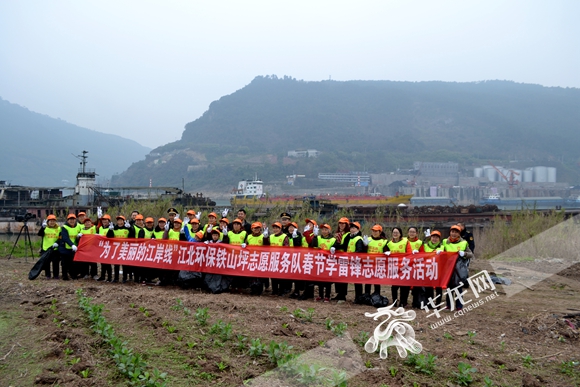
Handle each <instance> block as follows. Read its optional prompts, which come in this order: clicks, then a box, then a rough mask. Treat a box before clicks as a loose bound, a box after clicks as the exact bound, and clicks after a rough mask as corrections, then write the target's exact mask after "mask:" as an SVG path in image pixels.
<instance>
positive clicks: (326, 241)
mask: <svg viewBox="0 0 580 387" xmlns="http://www.w3.org/2000/svg"><path fill="white" fill-rule="evenodd" d="M316 238H318V248H320V249H322V250H326V251H329V250H330V248H331V247H332V246H334V244H335V243H336V238H335V237H330V238H324V237H323V236H322V235H318V236H317V237H316Z"/></svg>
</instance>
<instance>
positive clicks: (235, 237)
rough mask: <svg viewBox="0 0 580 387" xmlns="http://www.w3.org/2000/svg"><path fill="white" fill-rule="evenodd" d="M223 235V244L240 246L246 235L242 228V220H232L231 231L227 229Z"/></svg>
mask: <svg viewBox="0 0 580 387" xmlns="http://www.w3.org/2000/svg"><path fill="white" fill-rule="evenodd" d="M222 233H223V239H222V242H223V243H228V244H230V245H236V246H240V245H241V244H242V243H244V242H245V241H246V237H247V233H246V231H245V230H244V229H243V228H242V220H241V219H234V221H233V222H232V230H231V231H228V230H227V229H226V230H225V231H224V230H222Z"/></svg>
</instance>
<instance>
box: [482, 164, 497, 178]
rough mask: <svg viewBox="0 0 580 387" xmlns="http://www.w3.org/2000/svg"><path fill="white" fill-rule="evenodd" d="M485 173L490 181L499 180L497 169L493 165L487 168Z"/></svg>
mask: <svg viewBox="0 0 580 387" xmlns="http://www.w3.org/2000/svg"><path fill="white" fill-rule="evenodd" d="M483 173H484V174H485V177H487V179H488V180H489V181H497V171H496V170H495V169H493V167H489V168H485V169H484V171H483Z"/></svg>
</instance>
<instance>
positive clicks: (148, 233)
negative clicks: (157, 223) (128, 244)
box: [143, 227, 155, 239]
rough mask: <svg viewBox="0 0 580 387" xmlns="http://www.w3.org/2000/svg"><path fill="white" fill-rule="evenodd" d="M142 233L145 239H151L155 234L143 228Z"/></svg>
mask: <svg viewBox="0 0 580 387" xmlns="http://www.w3.org/2000/svg"><path fill="white" fill-rule="evenodd" d="M143 231H145V239H151V238H153V234H154V233H155V231H153V229H152V230H147V227H143Z"/></svg>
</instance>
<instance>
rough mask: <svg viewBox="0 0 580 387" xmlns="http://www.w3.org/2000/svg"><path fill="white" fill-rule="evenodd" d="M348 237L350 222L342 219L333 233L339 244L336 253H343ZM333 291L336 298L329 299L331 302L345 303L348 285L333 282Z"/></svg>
mask: <svg viewBox="0 0 580 387" xmlns="http://www.w3.org/2000/svg"><path fill="white" fill-rule="evenodd" d="M348 235H350V220H348V218H345V217H342V218H340V219H339V220H338V226H337V229H336V231H335V233H334V238H335V239H336V240H337V242H338V243H339V244H340V248H338V249H337V250H338V251H345V248H344V247H343V246H345V240H346V238H347V236H348ZM334 291H335V292H336V296H335V297H334V298H332V299H331V301H337V303H339V304H342V303H343V302H346V294H347V293H348V284H347V283H345V282H335V283H334Z"/></svg>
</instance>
